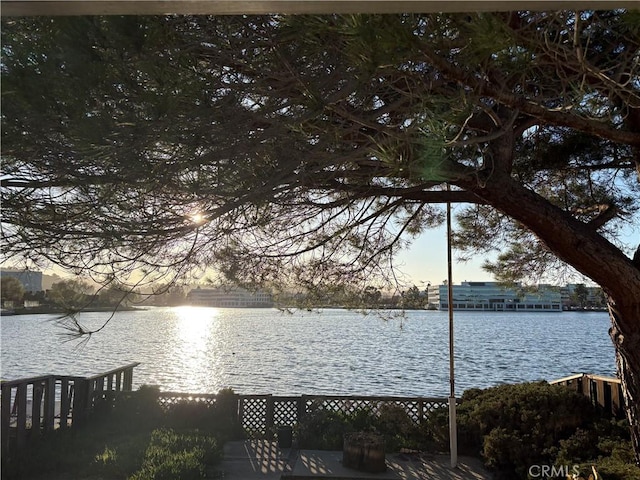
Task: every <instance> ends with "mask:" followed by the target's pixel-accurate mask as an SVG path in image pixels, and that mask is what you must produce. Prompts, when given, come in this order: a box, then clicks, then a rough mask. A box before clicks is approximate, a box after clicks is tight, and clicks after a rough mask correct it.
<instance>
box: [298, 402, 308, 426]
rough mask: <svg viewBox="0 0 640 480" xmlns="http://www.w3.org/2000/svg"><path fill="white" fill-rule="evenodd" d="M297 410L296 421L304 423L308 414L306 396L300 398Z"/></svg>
mask: <svg viewBox="0 0 640 480" xmlns="http://www.w3.org/2000/svg"><path fill="white" fill-rule="evenodd" d="M297 410H298V411H297V415H296V421H297V422H298V423H302V421H303V420H304V417H305V416H306V414H307V398H306V397H305V396H304V395H301V396H300V398H298V409H297Z"/></svg>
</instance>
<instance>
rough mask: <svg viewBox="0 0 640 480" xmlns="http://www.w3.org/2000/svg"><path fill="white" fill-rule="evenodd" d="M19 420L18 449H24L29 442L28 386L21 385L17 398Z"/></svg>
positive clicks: (17, 431)
mask: <svg viewBox="0 0 640 480" xmlns="http://www.w3.org/2000/svg"><path fill="white" fill-rule="evenodd" d="M15 405H16V412H17V414H18V419H17V425H16V427H17V430H16V435H17V437H16V438H17V445H16V446H17V448H18V450H20V449H22V448H23V447H24V446H25V443H26V441H27V384H26V383H19V384H18V391H17V392H16V398H15Z"/></svg>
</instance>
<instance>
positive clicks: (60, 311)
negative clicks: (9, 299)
mask: <svg viewBox="0 0 640 480" xmlns="http://www.w3.org/2000/svg"><path fill="white" fill-rule="evenodd" d="M144 310H146V309H145V308H140V307H89V308H83V309H81V310H78V311H76V312H73V311H71V310H68V309H64V308H56V307H27V308H25V307H22V308H11V309H2V311H0V316H3V317H4V316H11V315H64V314H71V313H90V312H113V311H116V312H132V311H144Z"/></svg>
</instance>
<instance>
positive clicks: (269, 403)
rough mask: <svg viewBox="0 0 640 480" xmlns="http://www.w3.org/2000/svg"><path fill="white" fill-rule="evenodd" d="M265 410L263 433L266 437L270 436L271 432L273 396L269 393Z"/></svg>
mask: <svg viewBox="0 0 640 480" xmlns="http://www.w3.org/2000/svg"><path fill="white" fill-rule="evenodd" d="M266 399H267V412H266V419H265V433H266V434H267V436H268V437H271V435H272V434H273V397H272V396H271V395H267V397H266Z"/></svg>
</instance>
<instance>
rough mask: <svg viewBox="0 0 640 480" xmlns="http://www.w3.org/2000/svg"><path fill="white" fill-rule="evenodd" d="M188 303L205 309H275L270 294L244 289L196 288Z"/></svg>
mask: <svg viewBox="0 0 640 480" xmlns="http://www.w3.org/2000/svg"><path fill="white" fill-rule="evenodd" d="M187 302H188V303H189V304H191V305H198V306H203V307H229V308H267V307H273V297H272V295H271V294H270V293H267V292H263V291H257V292H250V291H248V290H245V289H242V288H200V287H198V288H194V289H193V290H191V291H190V292H189V293H188V294H187Z"/></svg>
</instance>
